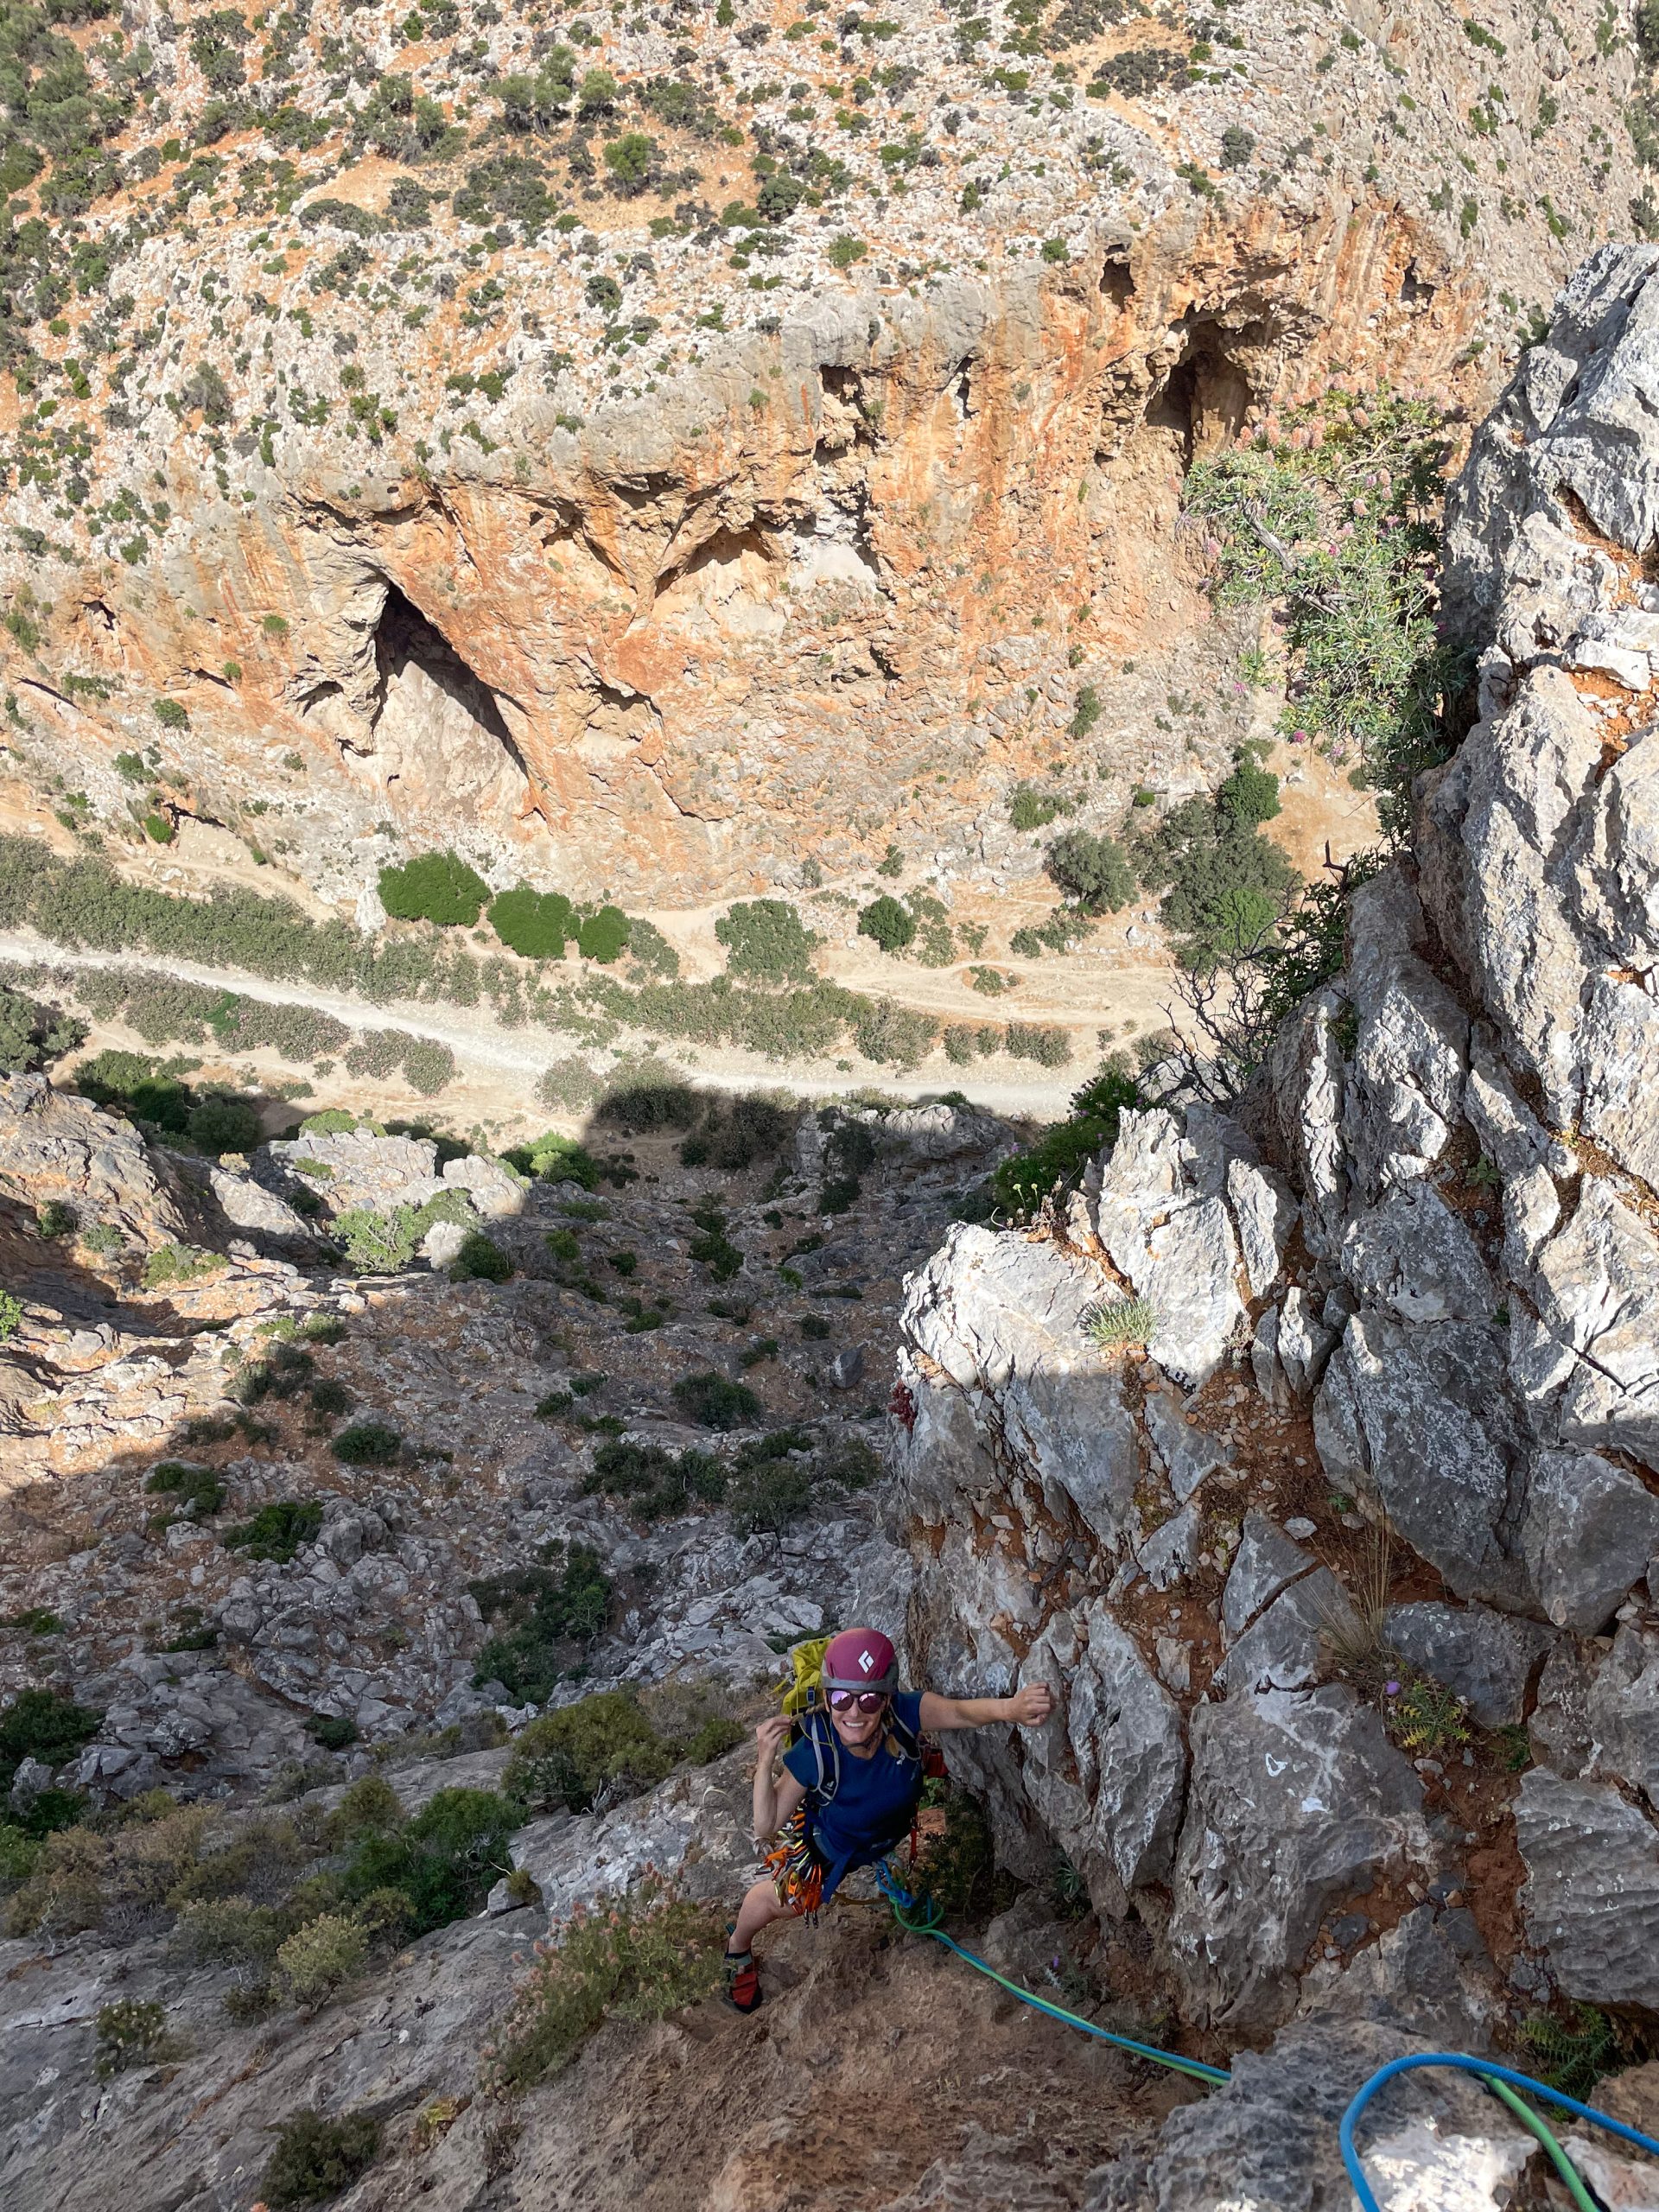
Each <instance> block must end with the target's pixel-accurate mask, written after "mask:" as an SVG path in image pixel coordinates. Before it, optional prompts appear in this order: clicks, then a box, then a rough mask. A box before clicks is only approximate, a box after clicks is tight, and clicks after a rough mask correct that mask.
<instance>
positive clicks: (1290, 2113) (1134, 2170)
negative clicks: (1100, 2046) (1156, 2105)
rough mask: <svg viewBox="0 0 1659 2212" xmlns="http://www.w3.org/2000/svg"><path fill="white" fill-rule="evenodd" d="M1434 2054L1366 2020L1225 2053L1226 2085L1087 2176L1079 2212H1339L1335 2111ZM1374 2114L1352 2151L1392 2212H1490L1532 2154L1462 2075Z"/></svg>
mask: <svg viewBox="0 0 1659 2212" xmlns="http://www.w3.org/2000/svg"><path fill="white" fill-rule="evenodd" d="M1433 2047H1434V2046H1433V2044H1427V2043H1423V2042H1421V2041H1419V2040H1418V2039H1416V2038H1415V2037H1411V2036H1408V2035H1403V2034H1402V2033H1401V2032H1400V2031H1399V2030H1398V2029H1397V2028H1395V2027H1391V2026H1384V2025H1383V2024H1379V2023H1377V2022H1376V2021H1373V2020H1369V2019H1352V2020H1339V2019H1334V2018H1329V2017H1327V2016H1325V2014H1323V2013H1321V2014H1319V2015H1316V2016H1315V2017H1313V2018H1308V2019H1306V2020H1296V2021H1294V2022H1293V2023H1292V2024H1290V2025H1289V2026H1288V2027H1285V2028H1281V2031H1280V2032H1279V2034H1278V2035H1277V2036H1276V2037H1274V2041H1273V2044H1272V2045H1271V2047H1270V2048H1269V2049H1268V2050H1264V2051H1252V2050H1236V2051H1235V2052H1234V2053H1233V2055H1232V2059H1231V2062H1230V2080H1229V2082H1228V2083H1227V2085H1226V2087H1225V2088H1216V2089H1212V2090H1211V2091H1209V2092H1208V2094H1205V2095H1204V2096H1202V2097H1199V2098H1198V2099H1196V2100H1195V2101H1193V2102H1192V2103H1191V2104H1185V2105H1182V2106H1180V2107H1178V2108H1177V2109H1176V2110H1175V2111H1174V2112H1173V2113H1171V2114H1170V2116H1169V2118H1168V2119H1167V2120H1166V2121H1165V2122H1164V2125H1163V2128H1162V2130H1161V2132H1160V2138H1159V2141H1158V2143H1157V2145H1156V2146H1155V2147H1154V2150H1153V2151H1152V2152H1150V2153H1149V2154H1147V2153H1138V2154H1137V2153H1131V2154H1130V2155H1128V2156H1127V2157H1125V2158H1120V2159H1117V2160H1116V2161H1114V2163H1113V2164H1110V2165H1109V2166H1107V2167H1106V2168H1105V2169H1104V2170H1103V2171H1102V2172H1100V2173H1098V2174H1096V2175H1095V2176H1094V2177H1092V2179H1091V2183H1090V2195H1089V2196H1087V2197H1086V2198H1085V2200H1084V2202H1085V2212H1349V2208H1350V2207H1351V2205H1352V2203H1353V2201H1354V2198H1353V2190H1352V2189H1351V2185H1350V2183H1349V2182H1348V2178H1347V2175H1346V2171H1345V2169H1344V2164H1343V2160H1342V2152H1341V2149H1340V2147H1339V2145H1338V2128H1339V2126H1340V2125H1341V2121H1342V2116H1343V2113H1344V2112H1345V2111H1346V2109H1347V2107H1348V2106H1349V2104H1350V2103H1351V2101H1352V2100H1353V2098H1354V2097H1355V2096H1356V2095H1357V2094H1358V2092H1359V2091H1360V2090H1361V2089H1362V2088H1363V2087H1364V2085H1365V2083H1366V2082H1368V2081H1369V2080H1370V2076H1371V2075H1373V2074H1375V2073H1376V2071H1377V2070H1378V2069H1379V2068H1381V2067H1383V2066H1385V2065H1387V2064H1388V2063H1389V2060H1390V2059H1393V2058H1401V2057H1404V2056H1407V2055H1408V2054H1409V2053H1412V2052H1414V2051H1423V2050H1432V2049H1433ZM1373 2111H1374V2115H1375V2116H1374V2117H1373V2118H1372V2119H1371V2120H1370V2125H1369V2126H1367V2127H1366V2129H1365V2133H1364V2134H1363V2137H1362V2148H1363V2152H1364V2157H1365V2165H1366V2171H1367V2173H1368V2175H1369V2176H1370V2180H1371V2185H1372V2187H1373V2188H1374V2189H1376V2190H1377V2191H1378V2193H1379V2196H1380V2197H1381V2200H1382V2202H1383V2203H1384V2204H1385V2205H1386V2206H1388V2207H1389V2209H1390V2212H1489V2209H1490V2208H1491V2207H1492V2206H1493V2205H1495V2204H1498V2203H1503V2202H1506V2201H1507V2198H1508V2189H1509V2184H1510V2183H1511V2182H1513V2181H1515V2180H1516V2178H1517V2177H1519V2175H1520V2173H1521V2171H1522V2168H1523V2167H1524V2165H1525V2164H1526V2162H1527V2160H1528V2158H1529V2156H1530V2155H1531V2153H1532V2151H1533V2149H1534V2147H1535V2145H1534V2141H1533V2138H1532V2137H1531V2136H1530V2135H1529V2133H1526V2132H1525V2131H1524V2130H1523V2129H1522V2127H1521V2126H1519V2125H1518V2124H1517V2123H1516V2122H1515V2121H1514V2120H1511V2119H1510V2117H1509V2115H1508V2114H1507V2113H1505V2112H1504V2111H1503V2108H1502V2107H1501V2106H1499V2105H1498V2104H1497V2102H1496V2101H1494V2100H1493V2099H1492V2098H1491V2096H1490V2095H1488V2094H1487V2093H1486V2092H1485V2091H1484V2089H1482V2088H1480V2087H1479V2086H1478V2083H1477V2082H1474V2081H1472V2080H1471V2079H1470V2078H1469V2077H1468V2076H1466V2075H1457V2074H1452V2073H1443V2072H1437V2071H1432V2070H1429V2069H1424V2070H1423V2071H1421V2072H1419V2073H1414V2074H1409V2075H1403V2076H1402V2077H1401V2078H1399V2079H1398V2080H1397V2081H1396V2082H1395V2083H1394V2084H1392V2085H1391V2088H1390V2089H1389V2094H1388V2101H1387V2103H1386V2105H1384V2106H1383V2107H1381V2108H1380V2109H1377V2108H1376V2107H1374V2108H1373Z"/></svg>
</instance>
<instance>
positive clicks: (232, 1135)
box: [184, 1093, 259, 1154]
mask: <svg viewBox="0 0 1659 2212" xmlns="http://www.w3.org/2000/svg"><path fill="white" fill-rule="evenodd" d="M184 1133H185V1135H187V1136H188V1138H189V1140H190V1141H191V1143H192V1144H194V1145H195V1146H197V1147H199V1148H200V1150H201V1151H203V1152H211V1153H213V1154H225V1153H227V1152H251V1151H252V1150H253V1147H255V1145H257V1143H258V1141H259V1116H258V1115H257V1113H256V1112H255V1111H254V1109H253V1108H252V1107H251V1105H250V1104H249V1103H248V1102H247V1100H246V1099H245V1098H232V1097H227V1096H224V1095H223V1094H220V1093H213V1094H212V1095H210V1096H207V1097H206V1098H204V1099H203V1100H202V1101H201V1103H200V1105H197V1106H194V1107H192V1109H191V1110H190V1118H189V1120H188V1122H186V1123H185V1125H184Z"/></svg>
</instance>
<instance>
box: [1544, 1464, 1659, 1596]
mask: <svg viewBox="0 0 1659 2212" xmlns="http://www.w3.org/2000/svg"><path fill="white" fill-rule="evenodd" d="M1522 1545H1523V1547H1524V1549H1525V1553H1526V1560H1527V1567H1528V1569H1529V1573H1530V1574H1531V1576H1532V1580H1533V1584H1534V1586H1535V1589H1536V1590H1537V1592H1538V1596H1539V1599H1540V1602H1541V1605H1542V1606H1543V1609H1544V1611H1545V1612H1546V1613H1547V1614H1548V1616H1549V1618H1550V1619H1551V1620H1552V1621H1554V1624H1555V1625H1556V1626H1557V1627H1558V1628H1570V1629H1573V1630H1577V1632H1578V1633H1579V1634H1580V1636H1594V1635H1596V1634H1598V1633H1599V1631H1600V1630H1602V1629H1604V1628H1605V1626H1606V1624H1607V1623H1608V1621H1609V1620H1610V1619H1611V1617H1612V1614H1613V1611H1614V1609H1615V1608H1616V1607H1617V1606H1618V1605H1619V1604H1620V1602H1621V1601H1622V1600H1623V1599H1624V1596H1625V1594H1626V1592H1628V1591H1629V1589H1630V1585H1631V1584H1632V1583H1633V1582H1637V1581H1640V1580H1642V1579H1643V1577H1644V1576H1645V1575H1646V1573H1647V1571H1648V1562H1649V1560H1650V1559H1652V1558H1654V1557H1655V1556H1656V1555H1659V1498H1656V1497H1653V1496H1651V1495H1650V1493H1649V1491H1648V1490H1647V1489H1646V1488H1645V1487H1644V1486H1643V1484H1642V1483H1641V1482H1639V1481H1638V1480H1637V1478H1636V1476H1634V1475H1633V1474H1631V1473H1630V1472H1629V1471H1628V1470H1626V1469H1625V1468H1624V1467H1619V1466H1615V1465H1614V1464H1613V1463H1612V1461H1611V1460H1610V1459H1602V1458H1601V1457H1600V1456H1599V1453H1597V1452H1540V1453H1539V1454H1538V1455H1537V1457H1536V1459H1535V1460H1534V1461H1533V1465H1532V1475H1531V1481H1530V1483H1529V1487H1528V1492H1527V1513H1526V1520H1525V1522H1524V1524H1523V1526H1522Z"/></svg>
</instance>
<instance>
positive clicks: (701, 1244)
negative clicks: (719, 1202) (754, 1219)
mask: <svg viewBox="0 0 1659 2212" xmlns="http://www.w3.org/2000/svg"><path fill="white" fill-rule="evenodd" d="M684 1150H685V1147H683V1146H682V1147H681V1153H682V1155H683V1154H684ZM691 1218H692V1219H693V1220H694V1221H695V1222H696V1224H697V1226H698V1228H699V1230H701V1232H702V1233H701V1234H700V1235H699V1236H694V1237H693V1238H692V1239H691V1241H690V1244H689V1245H688V1246H687V1248H686V1249H687V1251H688V1253H689V1254H690V1257H691V1258H692V1259H694V1260H695V1261H696V1262H697V1264H698V1266H699V1267H704V1268H708V1270H709V1274H711V1275H713V1277H714V1279H715V1281H716V1282H730V1281H731V1280H732V1278H733V1276H734V1275H737V1274H741V1273H742V1271H743V1255H742V1253H741V1251H740V1250H739V1249H738V1248H737V1246H736V1245H735V1244H734V1243H731V1242H730V1241H729V1240H728V1237H727V1235H726V1217H725V1215H724V1214H723V1213H721V1211H720V1210H719V1209H718V1207H714V1206H707V1205H705V1206H700V1207H699V1208H698V1210H697V1211H696V1213H695V1214H693V1215H692V1217H691Z"/></svg>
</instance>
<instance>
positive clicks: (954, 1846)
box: [906, 1788, 998, 1920]
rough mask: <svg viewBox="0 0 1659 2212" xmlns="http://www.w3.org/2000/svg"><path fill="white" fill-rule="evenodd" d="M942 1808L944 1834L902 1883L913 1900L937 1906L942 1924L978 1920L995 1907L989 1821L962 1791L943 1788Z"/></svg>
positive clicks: (935, 1839)
mask: <svg viewBox="0 0 1659 2212" xmlns="http://www.w3.org/2000/svg"><path fill="white" fill-rule="evenodd" d="M906 1879H907V1880H908V1882H909V1885H910V1888H911V1891H912V1894H913V1895H914V1896H916V1897H925V1898H927V1899H928V1900H929V1901H930V1902H931V1903H932V1904H936V1905H938V1910H939V1915H940V1917H941V1918H942V1919H944V1920H966V1919H978V1918H982V1917H983V1916H986V1915H987V1914H988V1913H990V1912H993V1911H995V1910H996V1906H997V1903H998V1899H997V1878H996V1859H995V1849H994V1847H993V1844H992V1839H991V1829H990V1822H989V1821H988V1820H987V1819H986V1817H985V1813H984V1810H983V1808H982V1807H981V1806H980V1805H979V1803H978V1802H976V1800H975V1799H974V1798H972V1797H970V1796H969V1795H968V1793H967V1791H966V1790H964V1789H954V1788H951V1789H947V1791H946V1793H945V1796H944V1833H943V1834H940V1835H938V1836H934V1837H931V1838H930V1839H929V1840H928V1842H927V1843H926V1844H925V1847H924V1848H923V1850H922V1853H921V1854H920V1856H919V1857H918V1859H917V1861H916V1864H915V1865H914V1866H912V1868H911V1870H910V1872H909V1874H908V1876H907V1877H906Z"/></svg>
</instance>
